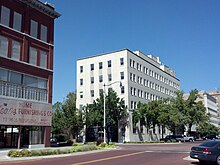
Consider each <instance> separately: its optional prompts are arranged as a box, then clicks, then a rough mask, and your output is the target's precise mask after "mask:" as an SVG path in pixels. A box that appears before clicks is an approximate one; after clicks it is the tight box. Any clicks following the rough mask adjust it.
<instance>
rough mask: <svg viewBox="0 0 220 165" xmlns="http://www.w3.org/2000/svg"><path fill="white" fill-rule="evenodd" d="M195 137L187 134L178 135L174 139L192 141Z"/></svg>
mask: <svg viewBox="0 0 220 165" xmlns="http://www.w3.org/2000/svg"><path fill="white" fill-rule="evenodd" d="M194 140H195V138H194V137H193V136H188V135H180V136H179V137H177V138H176V141H181V142H193V141H194Z"/></svg>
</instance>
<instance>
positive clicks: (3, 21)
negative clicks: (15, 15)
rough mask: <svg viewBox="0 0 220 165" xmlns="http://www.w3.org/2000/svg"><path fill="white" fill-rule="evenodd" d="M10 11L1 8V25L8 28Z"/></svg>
mask: <svg viewBox="0 0 220 165" xmlns="http://www.w3.org/2000/svg"><path fill="white" fill-rule="evenodd" d="M9 19H10V9H9V8H7V7H4V6H2V8H1V24H3V25H5V26H9Z"/></svg>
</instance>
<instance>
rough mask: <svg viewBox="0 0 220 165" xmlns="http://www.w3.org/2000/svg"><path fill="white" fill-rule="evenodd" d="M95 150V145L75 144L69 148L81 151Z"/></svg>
mask: <svg viewBox="0 0 220 165" xmlns="http://www.w3.org/2000/svg"><path fill="white" fill-rule="evenodd" d="M92 150H97V148H96V146H95V145H86V146H75V147H73V148H72V149H71V151H72V152H83V151H92Z"/></svg>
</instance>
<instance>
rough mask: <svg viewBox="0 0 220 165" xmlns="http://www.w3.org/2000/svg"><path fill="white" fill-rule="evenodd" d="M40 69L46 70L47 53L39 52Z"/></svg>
mask: <svg viewBox="0 0 220 165" xmlns="http://www.w3.org/2000/svg"><path fill="white" fill-rule="evenodd" d="M40 67H43V68H47V53H46V52H45V51H40Z"/></svg>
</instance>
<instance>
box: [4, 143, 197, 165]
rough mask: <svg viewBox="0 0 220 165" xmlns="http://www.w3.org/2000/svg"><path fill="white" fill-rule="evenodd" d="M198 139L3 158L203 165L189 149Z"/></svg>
mask: <svg viewBox="0 0 220 165" xmlns="http://www.w3.org/2000/svg"><path fill="white" fill-rule="evenodd" d="M198 144H199V143H198V142H194V143H181V144H146V145H143V144H142V145H124V144H123V145H119V146H118V147H119V148H118V149H115V150H110V151H104V152H97V153H89V154H80V155H70V156H65V157H52V158H41V159H26V160H17V161H10V162H1V163H0V164H1V165H3V164H5V165H13V164H16V165H39V164H40V165H160V164H164V165H199V163H198V161H196V160H192V159H189V151H190V148H191V147H192V146H193V145H198Z"/></svg>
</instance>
